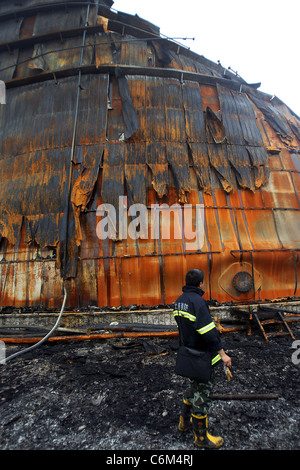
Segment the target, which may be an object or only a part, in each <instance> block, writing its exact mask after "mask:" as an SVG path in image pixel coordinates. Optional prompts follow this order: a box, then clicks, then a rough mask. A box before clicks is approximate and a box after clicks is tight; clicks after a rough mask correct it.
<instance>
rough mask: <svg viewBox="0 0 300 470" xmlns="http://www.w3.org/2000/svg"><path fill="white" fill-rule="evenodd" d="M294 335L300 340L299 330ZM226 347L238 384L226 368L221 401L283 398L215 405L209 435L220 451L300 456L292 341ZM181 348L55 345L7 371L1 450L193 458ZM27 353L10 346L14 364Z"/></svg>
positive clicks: (220, 378)
mask: <svg viewBox="0 0 300 470" xmlns="http://www.w3.org/2000/svg"><path fill="white" fill-rule="evenodd" d="M292 330H293V332H294V334H295V337H296V340H299V339H300V329H299V326H298V325H296V324H293V325H292ZM222 339H223V341H224V343H225V345H226V351H227V353H228V354H229V355H230V356H231V357H232V363H233V366H232V374H233V379H232V380H231V381H230V382H229V381H228V380H227V378H226V377H225V374H224V372H223V368H222V367H218V368H217V371H216V379H215V389H214V393H218V394H225V393H227V394H228V393H230V394H250V393H259V394H278V398H277V399H269V400H265V399H263V400H262V399H259V400H221V399H215V400H214V401H213V403H212V406H211V410H210V413H209V425H210V432H211V433H212V434H216V435H221V436H223V437H224V439H225V444H224V446H223V447H222V448H221V449H220V451H221V450H222V449H224V450H258V449H269V450H299V449H300V413H299V409H300V387H299V372H300V364H297V362H298V361H297V358H299V357H300V354H299V355H298V356H297V350H295V349H293V348H292V345H293V340H292V339H291V338H290V337H274V338H272V339H271V340H270V342H269V343H266V342H265V341H264V339H263V338H262V336H261V335H260V334H259V333H258V332H252V335H251V336H247V334H246V333H244V332H239V333H226V334H224V335H222ZM294 346H296V344H295V343H294ZM177 347H178V341H177V339H158V338H151V339H149V338H139V339H120V338H114V339H107V340H93V341H80V342H79V341H78V342H64V343H62V342H57V343H51V342H46V343H44V344H42V345H41V346H40V347H38V348H36V349H35V350H33V351H31V352H28V353H26V354H24V355H22V356H19V357H17V358H15V359H12V360H11V361H7V362H6V364H2V365H0V376H1V380H0V384H1V398H0V415H1V422H0V449H1V450H102V449H105V450H116V451H117V450H123V451H124V450H130V451H133V450H136V451H138V450H155V449H160V450H165V451H169V450H174V451H175V450H179V451H181V450H182V451H185V452H188V451H194V450H195V449H196V448H195V446H194V439H193V435H192V431H188V432H187V433H185V434H182V433H180V432H179V431H178V430H177V424H178V416H179V412H180V408H181V401H182V392H183V389H184V388H185V386H186V385H187V381H186V380H185V379H183V378H181V377H178V376H176V375H175V373H174V364H175V359H176V350H177ZM22 348H24V349H25V348H26V346H25V345H18V346H9V345H8V346H7V351H6V354H7V356H9V355H10V354H12V353H13V352H15V351H16V350H20V349H22ZM298 348H299V346H298ZM293 354H294V356H293ZM293 358H294V360H293ZM295 359H296V361H295ZM220 451H219V452H220Z"/></svg>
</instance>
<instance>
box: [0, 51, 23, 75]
mask: <svg viewBox="0 0 300 470" xmlns="http://www.w3.org/2000/svg"><path fill="white" fill-rule="evenodd" d="M18 55H19V50H18V49H14V50H13V51H12V52H11V53H9V52H8V51H7V52H6V51H1V52H0V64H1V67H0V68H1V70H0V80H2V81H6V80H11V79H12V78H13V76H14V73H15V70H16V64H17V61H18Z"/></svg>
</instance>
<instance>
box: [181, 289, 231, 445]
mask: <svg viewBox="0 0 300 470" xmlns="http://www.w3.org/2000/svg"><path fill="white" fill-rule="evenodd" d="M182 291H183V293H182V294H181V296H180V297H179V298H178V299H177V301H176V302H175V307H174V311H173V314H174V318H175V320H176V322H177V325H178V329H179V332H180V337H181V338H182V341H183V343H184V345H185V346H188V347H190V348H193V349H198V350H201V351H207V350H209V351H210V352H211V357H212V366H213V368H214V367H215V366H216V365H217V364H220V363H222V360H221V357H220V355H219V354H218V351H220V350H221V349H223V344H222V342H221V339H220V335H219V332H218V330H217V328H216V326H215V324H214V322H213V320H212V317H211V314H210V311H209V308H208V306H207V304H206V302H205V300H204V299H203V298H202V296H203V294H204V291H203V290H202V289H200V288H199V287H195V286H189V285H186V286H184V287H183V288H182ZM213 376H214V371H213V372H212V377H211V380H210V381H208V382H205V383H201V382H197V381H195V380H191V381H190V385H189V387H188V388H187V390H186V391H185V393H184V398H183V402H184V404H183V408H182V413H181V416H180V421H179V426H178V429H179V430H180V431H186V430H188V429H189V428H190V427H191V424H190V416H192V422H193V420H194V421H195V423H194V422H193V428H194V434H195V443H196V445H198V446H200V447H201V445H200V444H201V443H200V437H199V436H200V434H201V433H200V434H199V432H198V429H199V426H200V427H201V430H202V429H203V432H204V435H205V437H204V438H203V444H207V445H205V447H215V446H217V447H219V445H218V444H217V442H216V441H215V440H216V439H222V438H214V437H213V436H211V435H209V434H208V432H207V411H208V408H209V405H210V403H211V399H210V395H211V392H212V390H213ZM196 428H197V429H196ZM222 442H223V440H222ZM219 443H220V445H222V444H221V441H220V442H219Z"/></svg>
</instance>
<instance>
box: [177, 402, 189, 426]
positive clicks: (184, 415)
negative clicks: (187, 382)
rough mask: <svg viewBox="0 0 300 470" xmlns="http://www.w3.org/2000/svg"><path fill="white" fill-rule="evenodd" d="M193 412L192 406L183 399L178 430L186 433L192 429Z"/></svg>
mask: <svg viewBox="0 0 300 470" xmlns="http://www.w3.org/2000/svg"><path fill="white" fill-rule="evenodd" d="M191 410H192V404H191V403H190V402H188V401H187V400H185V399H183V406H182V409H181V415H180V417H179V424H178V429H179V431H181V432H186V431H188V430H189V429H191V427H192V424H191Z"/></svg>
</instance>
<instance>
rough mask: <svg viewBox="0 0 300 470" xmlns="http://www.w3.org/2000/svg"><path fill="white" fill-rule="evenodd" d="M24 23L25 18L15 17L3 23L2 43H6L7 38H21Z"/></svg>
mask: <svg viewBox="0 0 300 470" xmlns="http://www.w3.org/2000/svg"><path fill="white" fill-rule="evenodd" d="M22 23H23V18H14V19H11V20H8V21H6V22H5V23H4V24H3V23H2V24H1V28H0V44H2V43H5V42H6V41H7V38H9V39H10V41H14V40H16V39H19V35H20V28H21V25H22Z"/></svg>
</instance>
